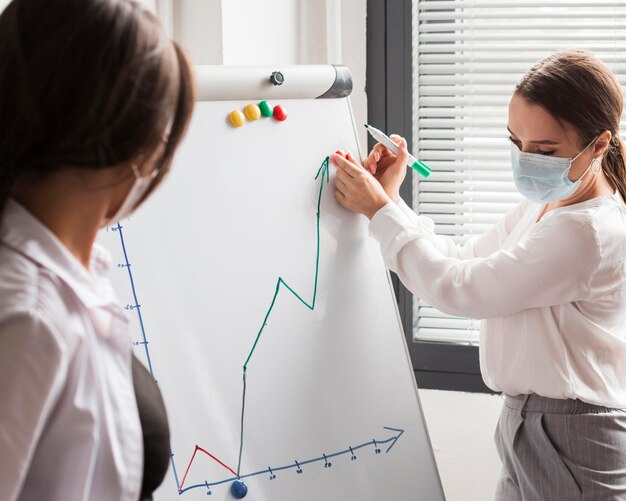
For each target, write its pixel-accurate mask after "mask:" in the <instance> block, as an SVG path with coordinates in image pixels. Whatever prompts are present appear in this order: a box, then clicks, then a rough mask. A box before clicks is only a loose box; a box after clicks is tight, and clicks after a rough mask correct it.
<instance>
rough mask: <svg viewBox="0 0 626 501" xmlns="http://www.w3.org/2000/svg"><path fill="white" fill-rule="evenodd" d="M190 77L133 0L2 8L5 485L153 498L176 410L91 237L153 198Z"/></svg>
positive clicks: (33, 0)
mask: <svg viewBox="0 0 626 501" xmlns="http://www.w3.org/2000/svg"><path fill="white" fill-rule="evenodd" d="M193 103H194V89H193V84H192V75H191V70H190V66H189V63H188V61H187V60H186V57H185V56H184V54H183V53H182V51H181V50H180V48H179V47H178V46H177V45H176V44H175V43H174V42H172V41H171V40H169V38H168V37H167V36H166V34H165V32H164V30H163V29H162V28H161V26H160V25H159V23H158V21H157V20H156V18H155V17H154V16H153V15H152V14H150V13H149V12H147V11H146V10H144V8H143V7H141V5H140V4H138V3H136V2H134V1H132V0H14V1H13V2H12V3H10V4H9V5H8V7H7V8H6V10H5V11H4V12H2V14H1V15H0V211H1V224H0V451H2V454H1V457H0V499H2V500H5V501H6V500H9V501H12V500H41V499H46V500H59V501H60V500H63V501H73V500H86V499H93V500H128V501H131V500H132V501H136V500H137V499H142V500H143V499H151V498H152V492H153V490H154V489H156V487H157V486H158V485H159V484H160V482H161V481H162V479H163V476H164V475H165V472H166V470H167V467H168V463H169V451H170V449H169V432H168V426H167V419H166V414H165V409H164V406H163V402H162V400H161V396H160V393H159V390H158V388H157V387H156V384H155V382H154V380H153V379H152V378H151V376H150V374H149V373H147V371H146V370H145V368H144V367H143V366H142V365H141V364H139V363H138V362H137V361H136V359H134V358H133V357H132V356H131V342H130V337H129V332H128V325H127V319H126V316H125V314H124V312H123V309H122V308H121V307H120V305H119V303H118V300H117V299H116V297H115V294H114V293H113V290H112V287H111V284H110V282H109V280H108V278H107V271H108V268H109V267H110V264H111V263H110V260H109V257H108V255H107V254H106V252H105V251H104V250H103V249H102V248H100V247H98V246H97V245H94V241H95V239H96V234H97V232H98V231H99V229H100V228H102V227H103V226H105V225H107V224H111V223H113V222H115V221H117V220H118V219H120V218H123V217H126V216H128V215H129V214H130V212H131V211H132V210H134V209H136V208H137V206H138V205H139V204H140V203H141V202H143V200H145V199H146V197H147V196H148V195H149V194H150V193H151V192H152V191H153V190H154V189H155V188H156V187H157V185H158V184H159V183H160V181H161V180H162V179H163V178H164V176H165V175H166V173H167V171H168V169H169V167H170V164H171V162H172V157H173V155H174V151H175V150H176V148H177V146H178V145H179V143H180V141H181V139H182V137H183V135H184V132H185V130H186V127H187V125H188V123H189V120H190V117H191V112H192V108H193Z"/></svg>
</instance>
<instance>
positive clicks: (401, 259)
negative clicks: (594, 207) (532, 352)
mask: <svg viewBox="0 0 626 501" xmlns="http://www.w3.org/2000/svg"><path fill="white" fill-rule="evenodd" d="M398 213H399V214H400V215H401V216H402V218H400V217H399V216H398ZM407 219H408V218H407V216H406V215H405V214H403V213H402V211H401V209H400V208H399V207H398V206H397V205H396V204H394V203H393V202H391V203H389V204H387V205H386V206H385V207H383V208H382V209H381V210H379V211H378V212H377V213H376V214H375V215H374V217H373V218H372V221H371V222H370V232H371V234H372V235H373V236H374V237H375V238H376V239H377V240H378V241H379V243H380V246H381V251H382V254H383V257H384V259H385V262H386V264H387V266H388V267H389V268H390V269H391V270H393V271H395V272H396V273H397V274H398V276H399V277H400V279H401V280H402V282H403V283H404V285H405V286H406V287H407V288H408V289H409V290H411V292H413V293H414V294H415V295H417V296H418V297H420V298H422V299H424V300H425V301H427V302H429V303H430V304H432V305H433V306H434V307H435V308H437V309H439V310H441V311H443V312H446V313H449V314H453V315H458V316H467V317H473V318H489V317H496V316H503V315H509V314H513V313H516V312H519V311H522V310H525V309H528V308H535V307H546V306H551V305H557V304H564V303H568V302H572V301H575V300H582V299H586V298H588V297H589V295H590V288H589V284H588V282H589V280H590V278H591V275H592V274H593V270H594V269H596V267H597V266H598V265H599V264H600V259H601V255H600V250H599V245H598V242H597V238H596V234H595V231H594V229H593V227H592V225H591V224H590V222H589V221H588V220H586V219H584V218H581V217H578V216H575V215H573V214H568V213H562V214H555V215H552V216H551V217H549V218H547V219H546V220H544V221H542V222H540V223H537V228H535V230H534V231H533V232H532V233H531V234H530V236H529V237H528V238H526V239H525V240H523V241H521V242H519V243H518V244H516V245H514V246H513V247H511V248H508V249H501V250H496V251H495V252H492V253H490V254H489V255H488V256H486V257H474V258H469V259H460V258H458V257H450V256H449V255H447V254H446V253H445V252H442V250H441V248H440V246H439V245H438V244H437V237H436V236H434V235H433V234H432V233H430V232H428V231H427V230H426V229H425V228H424V227H423V226H422V227H418V226H415V225H413V224H403V220H404V221H405V220H407Z"/></svg>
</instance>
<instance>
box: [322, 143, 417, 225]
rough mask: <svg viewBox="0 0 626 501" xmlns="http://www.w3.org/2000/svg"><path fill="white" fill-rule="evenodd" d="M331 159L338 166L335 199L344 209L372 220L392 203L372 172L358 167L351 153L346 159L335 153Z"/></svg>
mask: <svg viewBox="0 0 626 501" xmlns="http://www.w3.org/2000/svg"><path fill="white" fill-rule="evenodd" d="M405 151H406V148H405ZM331 158H332V161H333V163H334V164H335V165H336V166H337V176H336V179H335V198H336V199H337V201H338V202H339V203H340V204H341V205H342V206H343V207H345V208H346V209H348V210H350V211H352V212H357V213H359V214H364V215H365V216H367V218H368V219H372V217H374V214H376V212H378V211H379V210H380V209H382V208H383V207H384V206H385V205H387V204H388V203H389V202H390V201H391V199H390V197H389V195H388V194H387V193H385V190H384V189H383V187H382V185H381V184H380V182H379V181H378V180H377V179H376V178H375V177H374V175H373V174H372V173H371V172H370V171H368V170H366V169H365V168H364V167H363V166H361V165H358V163H357V162H356V160H355V159H354V158H353V157H352V155H351V154H350V153H348V154H347V155H346V156H345V157H344V156H342V155H341V154H339V153H335V154H333V155H332V157H331ZM404 165H405V166H406V160H405V163H404ZM405 170H406V167H405Z"/></svg>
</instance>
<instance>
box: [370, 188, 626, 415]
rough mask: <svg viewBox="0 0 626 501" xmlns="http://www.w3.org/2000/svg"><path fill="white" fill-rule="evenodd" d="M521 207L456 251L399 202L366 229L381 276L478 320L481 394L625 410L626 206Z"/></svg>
mask: <svg viewBox="0 0 626 501" xmlns="http://www.w3.org/2000/svg"><path fill="white" fill-rule="evenodd" d="M541 209H542V206H541V205H539V204H536V203H533V202H530V201H523V202H521V203H520V204H519V205H518V206H517V207H516V208H515V209H514V210H512V211H511V212H509V213H508V214H507V215H506V216H505V217H504V218H503V219H502V220H501V221H500V222H499V223H497V224H496V225H495V226H494V227H493V228H492V229H490V230H489V231H488V232H487V233H486V234H484V235H482V236H480V237H478V238H475V239H473V240H470V241H469V242H468V243H466V244H465V245H464V246H462V247H457V246H456V245H455V244H454V242H453V241H452V240H451V239H450V238H448V237H445V236H440V235H435V233H434V223H433V221H432V220H431V219H429V218H427V217H425V216H417V215H416V214H415V213H414V212H413V211H412V210H411V209H410V208H409V207H408V206H407V205H406V204H405V203H404V202H402V201H401V202H400V203H399V204H394V203H389V204H388V205H386V206H385V207H383V208H382V209H381V210H380V211H378V212H377V213H376V214H375V216H374V217H373V218H372V221H371V223H370V232H371V234H372V235H373V236H374V237H375V238H376V239H377V240H378V241H379V242H380V245H381V250H382V254H383V256H384V259H385V262H386V264H387V266H388V267H389V268H390V269H391V270H393V271H395V272H396V273H397V274H398V276H399V277H400V279H401V280H402V283H404V285H405V286H406V287H407V288H408V289H409V290H411V292H413V293H414V294H415V295H416V296H418V297H420V298H422V299H423V300H424V301H426V302H427V303H430V304H432V305H433V306H434V307H435V308H437V309H439V310H441V311H443V312H446V313H449V314H452V315H457V316H467V317H473V318H480V319H484V320H483V321H482V324H481V331H480V366H481V372H482V375H483V379H484V380H485V383H486V384H487V386H489V387H490V388H492V389H493V390H495V391H502V392H504V393H506V394H508V395H519V394H528V393H537V394H538V395H541V396H544V397H550V398H561V399H563V398H574V399H575V398H579V399H581V400H583V401H585V402H589V403H592V404H596V405H602V406H607V407H616V408H623V407H626V206H625V205H624V202H623V201H622V199H621V197H620V196H619V194H617V193H616V194H615V195H613V196H604V197H598V198H594V199H592V200H588V201H586V202H581V203H578V204H574V205H570V206H568V207H562V208H557V209H554V210H551V211H549V212H547V213H546V214H545V215H544V216H543V217H542V218H541V220H540V221H539V222H537V218H538V217H539V212H540V210H541Z"/></svg>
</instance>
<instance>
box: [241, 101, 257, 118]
mask: <svg viewBox="0 0 626 501" xmlns="http://www.w3.org/2000/svg"><path fill="white" fill-rule="evenodd" d="M243 112H244V113H245V114H246V118H247V119H248V120H258V119H259V118H261V110H260V108H259V107H258V106H257V105H256V104H249V105H248V106H246V107H245V108H244V109H243Z"/></svg>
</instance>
